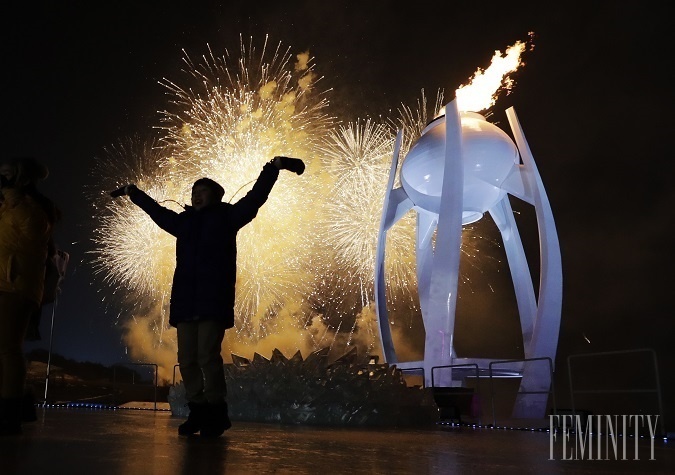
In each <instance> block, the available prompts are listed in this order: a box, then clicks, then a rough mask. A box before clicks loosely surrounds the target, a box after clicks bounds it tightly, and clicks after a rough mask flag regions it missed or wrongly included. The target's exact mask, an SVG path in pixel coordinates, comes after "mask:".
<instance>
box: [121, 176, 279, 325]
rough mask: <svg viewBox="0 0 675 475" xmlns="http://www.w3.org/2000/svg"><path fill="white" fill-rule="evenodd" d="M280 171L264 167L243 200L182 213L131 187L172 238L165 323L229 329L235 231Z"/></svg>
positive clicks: (136, 200)
mask: <svg viewBox="0 0 675 475" xmlns="http://www.w3.org/2000/svg"><path fill="white" fill-rule="evenodd" d="M278 176H279V170H277V168H276V167H275V166H274V165H272V164H269V163H268V164H266V165H265V166H264V167H263V170H262V172H260V175H259V176H258V179H257V181H256V183H255V185H254V186H253V188H252V189H251V191H249V192H248V193H247V194H246V196H244V197H243V198H242V199H241V200H239V201H237V202H236V203H235V204H230V203H223V202H220V203H216V204H213V205H210V206H207V207H205V208H202V209H200V210H196V209H194V208H192V207H190V206H187V207H186V210H185V211H183V212H181V213H176V212H175V211H172V210H170V209H167V208H164V207H163V206H161V205H159V204H158V203H157V202H156V201H155V200H153V199H152V198H150V197H149V196H148V195H146V194H145V193H144V192H143V191H141V190H139V189H137V188H135V187H131V189H130V190H129V197H130V198H131V201H133V202H134V203H135V204H136V205H138V206H139V207H140V208H141V209H143V211H145V212H146V213H147V214H148V215H149V216H150V218H152V220H153V221H154V222H155V223H156V224H157V225H158V226H159V227H160V228H162V229H163V230H165V231H166V232H168V233H169V234H171V235H173V236H175V237H176V270H175V272H174V275H173V285H172V288H171V306H170V309H169V311H170V315H169V323H170V324H171V325H172V326H176V325H177V324H178V323H181V322H186V321H194V320H220V321H223V322H225V324H226V328H231V327H232V326H234V290H235V281H236V277H237V267H236V264H237V232H238V231H239V229H241V228H242V227H243V226H244V225H246V224H247V223H249V222H250V221H251V220H252V219H253V218H255V216H256V214H257V213H258V209H259V208H260V207H261V206H262V205H263V204H264V203H265V201H267V197H268V196H269V193H270V191H271V190H272V187H273V186H274V183H275V182H276V180H277V177H278Z"/></svg>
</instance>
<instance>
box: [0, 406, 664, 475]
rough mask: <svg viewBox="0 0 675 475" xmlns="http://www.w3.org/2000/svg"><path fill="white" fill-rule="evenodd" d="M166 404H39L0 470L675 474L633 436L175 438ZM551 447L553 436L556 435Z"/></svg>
mask: <svg viewBox="0 0 675 475" xmlns="http://www.w3.org/2000/svg"><path fill="white" fill-rule="evenodd" d="M181 422H183V419H182V418H179V417H175V416H172V415H171V413H170V412H165V411H157V412H156V411H143V410H123V409H118V410H110V409H84V408H45V409H43V408H38V420H37V421H36V422H32V423H28V424H25V425H24V434H23V435H22V436H20V437H3V438H2V439H0V474H3V475H5V474H7V475H10V474H44V473H55V474H62V473H63V474H66V473H68V474H95V475H104V474H125V475H126V474H191V475H192V474H219V473H228V474H266V473H275V474H286V473H288V474H290V473H293V474H332V473H336V474H339V473H345V474H346V473H349V474H437V473H438V474H446V473H447V474H452V473H481V474H482V473H536V474H546V473H675V442H672V441H671V442H667V441H663V440H660V439H659V440H657V441H656V443H655V445H654V459H655V460H649V459H650V450H649V449H650V447H649V445H650V441H649V440H644V441H639V443H640V444H641V447H640V451H639V454H640V460H581V459H579V460H561V459H560V454H559V453H557V452H556V453H555V454H554V457H553V458H554V459H553V460H550V448H551V439H550V436H549V434H548V433H547V432H540V431H524V430H505V429H488V428H481V429H473V428H470V427H454V428H451V427H447V426H440V425H434V426H431V427H429V428H422V429H410V428H406V429H400V430H398V429H395V428H353V427H350V428H342V427H318V426H297V425H293V426H289V425H279V424H262V423H249V422H237V421H235V422H234V424H233V427H232V428H231V429H230V430H229V431H227V432H226V433H225V434H224V436H222V437H219V438H217V439H203V438H201V437H199V436H193V437H178V436H177V435H176V433H177V427H178V425H179V424H180V423H181ZM559 444H560V440H559V439H558V441H557V442H556V448H557V445H559Z"/></svg>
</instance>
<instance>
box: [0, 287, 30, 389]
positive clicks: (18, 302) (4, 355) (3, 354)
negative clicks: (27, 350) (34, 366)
mask: <svg viewBox="0 0 675 475" xmlns="http://www.w3.org/2000/svg"><path fill="white" fill-rule="evenodd" d="M36 308H37V304H36V303H34V302H32V301H31V300H29V299H27V298H25V297H22V296H20V295H17V294H13V293H9V292H0V397H2V398H3V399H14V398H21V397H22V396H23V392H24V384H25V380H26V361H25V359H24V355H23V339H24V336H25V335H26V329H27V328H28V321H29V320H30V316H31V315H32V314H33V312H35V310H36Z"/></svg>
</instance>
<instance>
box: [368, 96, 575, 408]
mask: <svg viewBox="0 0 675 475" xmlns="http://www.w3.org/2000/svg"><path fill="white" fill-rule="evenodd" d="M445 111H446V113H445V116H441V117H438V118H436V119H435V120H434V121H432V122H431V123H430V124H429V125H428V126H427V127H426V128H425V129H424V130H423V131H422V135H421V137H420V138H419V139H418V141H417V142H416V143H415V144H414V145H413V146H412V147H411V148H410V150H409V152H408V154H407V155H406V157H405V159H404V161H403V163H402V165H401V171H400V182H401V186H400V187H397V188H394V181H395V177H396V171H397V168H398V159H399V152H400V144H401V141H402V132H401V131H399V134H398V136H397V139H396V144H395V147H394V154H393V159H392V164H391V169H390V174H389V182H388V186H387V191H386V193H385V198H384V206H383V211H382V219H381V222H380V232H379V236H378V245H377V253H376V263H375V266H376V267H375V300H376V308H377V313H378V321H379V329H380V338H381V342H382V348H383V354H384V358H385V360H386V362H387V363H389V364H396V365H397V366H398V367H399V368H401V369H404V370H409V371H413V372H414V371H419V368H422V370H423V371H422V372H423V373H424V379H425V385H427V386H442V387H448V386H457V385H462V382H463V381H464V379H463V378H461V377H459V376H460V375H464V376H466V371H460V368H462V369H466V368H467V367H471V368H475V372H476V373H479V372H483V373H487V372H489V373H492V372H493V371H494V370H493V365H491V364H490V363H491V362H492V361H491V360H489V359H487V358H460V357H457V355H456V354H455V351H454V342H453V340H454V326H455V310H456V303H457V288H458V277H459V276H458V272H459V258H460V245H461V236H462V225H465V224H469V223H472V222H475V221H477V220H479V219H481V218H482V217H483V215H484V214H485V213H486V212H487V213H489V214H490V216H491V217H492V218H493V220H494V222H495V223H496V225H497V228H498V229H499V231H500V233H501V237H502V240H503V244H504V249H505V252H506V257H507V261H508V264H509V268H510V273H511V279H512V281H513V286H514V291H515V296H516V301H517V306H518V313H519V315H520V324H521V330H522V335H523V348H524V356H525V357H524V358H523V359H522V360H518V361H509V362H508V363H500V365H499V370H500V372H501V373H502V374H509V375H511V376H514V377H520V378H521V384H520V390H519V394H518V396H517V398H516V404H515V406H514V410H513V413H514V416H515V417H540V416H541V417H543V415H544V413H545V410H546V405H547V399H548V391H549V388H550V384H551V375H552V368H553V361H554V360H555V354H556V349H557V344H558V334H559V329H560V313H561V304H562V267H561V258H560V246H559V242H558V237H557V232H556V228H555V223H554V220H553V214H552V211H551V207H550V204H549V201H548V197H547V196H546V192H545V190H544V186H543V183H542V180H541V177H540V175H539V172H538V170H537V167H536V164H535V162H534V158H533V157H532V154H531V152H530V149H529V145H528V143H527V141H526V140H525V136H524V134H523V131H522V128H521V126H520V123H519V121H518V118H517V116H516V113H515V111H514V110H513V108H510V109H508V110H507V111H506V115H507V117H508V120H509V124H510V126H511V129H512V132H513V135H514V138H515V143H514V141H513V140H511V138H510V137H509V136H508V135H507V134H506V132H504V131H503V130H501V129H500V128H499V127H497V126H496V125H494V124H491V123H489V122H488V121H487V120H485V118H484V117H483V116H481V115H480V114H477V113H474V112H460V111H459V110H458V108H457V101H456V100H453V101H452V102H450V103H449V104H447V105H446V107H445ZM508 195H512V196H514V197H517V198H519V199H521V200H523V201H525V202H526V203H529V204H531V205H532V206H534V208H535V213H536V217H537V229H538V235H539V241H540V253H541V254H540V260H541V263H540V264H541V265H540V279H539V292H538V298H537V297H535V292H534V286H533V283H532V277H531V274H530V270H529V266H528V264H527V260H526V257H525V252H524V249H523V245H522V241H521V239H520V235H519V232H518V227H517V225H516V222H515V219H514V216H513V211H512V209H511V204H510V201H509V197H508ZM410 210H414V211H415V212H416V213H417V228H416V260H417V280H418V292H419V297H420V307H421V310H422V318H423V322H424V329H425V335H426V336H425V347H424V360H423V361H399V360H398V358H397V355H396V349H395V347H394V342H393V339H392V335H391V331H390V322H389V319H388V312H387V307H386V301H387V299H386V293H385V292H386V289H385V271H384V254H385V246H386V233H387V231H388V230H389V229H390V228H391V227H392V226H393V225H394V224H395V223H396V222H397V221H398V220H399V219H401V218H402V217H403V215H405V214H406V213H407V212H408V211H410ZM434 233H436V238H435V244H434V242H433V239H432V237H433V235H434ZM453 374H455V377H453ZM495 374H496V373H495Z"/></svg>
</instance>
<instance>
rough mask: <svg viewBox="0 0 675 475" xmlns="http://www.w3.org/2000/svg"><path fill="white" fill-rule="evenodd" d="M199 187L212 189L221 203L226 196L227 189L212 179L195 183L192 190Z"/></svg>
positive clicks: (203, 179)
mask: <svg viewBox="0 0 675 475" xmlns="http://www.w3.org/2000/svg"><path fill="white" fill-rule="evenodd" d="M197 185H203V186H206V187H208V188H210V189H211V191H213V194H214V195H215V196H216V198H217V200H218V201H221V200H222V199H223V196H224V195H225V189H224V188H223V187H222V186H220V185H219V184H218V183H216V182H215V181H213V180H212V179H210V178H200V179H199V180H197V181H196V182H194V184H193V185H192V188H194V187H195V186H197Z"/></svg>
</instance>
